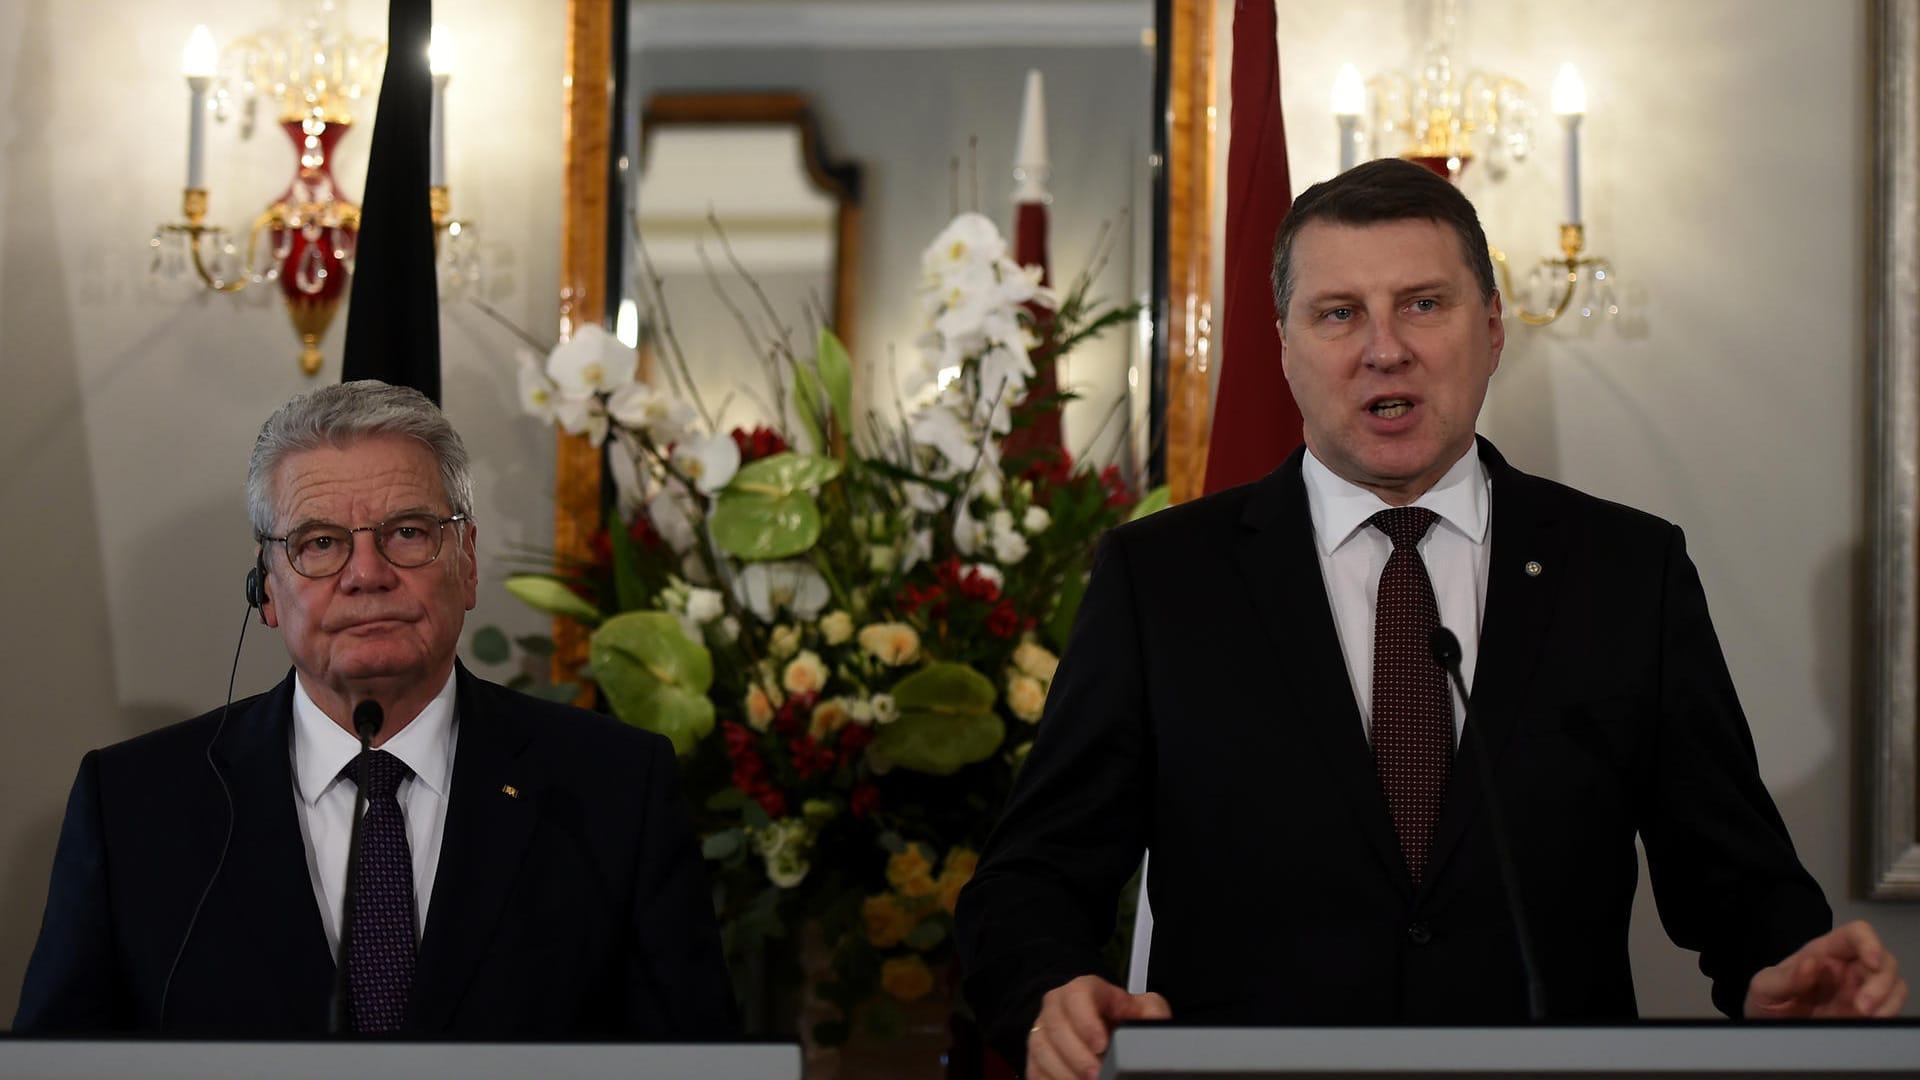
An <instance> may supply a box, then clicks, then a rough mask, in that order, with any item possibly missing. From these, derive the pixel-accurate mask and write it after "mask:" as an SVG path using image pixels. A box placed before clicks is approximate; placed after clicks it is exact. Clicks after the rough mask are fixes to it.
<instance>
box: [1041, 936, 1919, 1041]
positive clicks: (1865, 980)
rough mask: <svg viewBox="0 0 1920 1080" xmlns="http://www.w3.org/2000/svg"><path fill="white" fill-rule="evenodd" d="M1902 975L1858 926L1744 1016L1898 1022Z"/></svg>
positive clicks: (1780, 980) (1753, 992)
mask: <svg viewBox="0 0 1920 1080" xmlns="http://www.w3.org/2000/svg"><path fill="white" fill-rule="evenodd" d="M1899 969H1900V965H1899V963H1898V962H1897V961H1895V960H1894V958H1893V954H1892V953H1890V952H1888V951H1887V947H1886V946H1884V945H1882V944H1880V935H1878V934H1876V933H1874V932H1873V927H1871V926H1869V925H1867V924H1866V923H1864V922H1860V921H1857V920H1856V921H1854V922H1850V923H1848V924H1847V925H1845V926H1842V927H1839V928H1837V929H1834V930H1832V931H1829V932H1828V933H1825V934H1822V935H1820V936H1819V937H1817V938H1814V939H1813V940H1812V941H1809V942H1807V943H1806V944H1805V945H1802V946H1801V947H1800V951H1799V952H1796V953H1794V954H1793V955H1792V956H1789V957H1787V958H1786V959H1785V960H1782V961H1780V962H1779V963H1777V964H1775V965H1773V966H1772V967H1770V968H1764V969H1762V970H1760V971H1758V972H1755V973H1754V976H1753V981H1752V982H1751V983H1749V984H1747V1001H1746V1005H1745V1007H1744V1008H1743V1010H1742V1011H1743V1012H1745V1013H1746V1016H1747V1018H1748V1019H1749V1020H1775V1019H1806V1018H1813V1019H1848V1018H1856V1017H1885V1016H1897V1015H1899V1013H1900V1009H1901V1007H1902V1006H1904V1005H1905V1004H1906V1003H1907V981H1906V980H1905V979H1902V978H1901V977H1900V970H1899ZM1049 996H1051V995H1049Z"/></svg>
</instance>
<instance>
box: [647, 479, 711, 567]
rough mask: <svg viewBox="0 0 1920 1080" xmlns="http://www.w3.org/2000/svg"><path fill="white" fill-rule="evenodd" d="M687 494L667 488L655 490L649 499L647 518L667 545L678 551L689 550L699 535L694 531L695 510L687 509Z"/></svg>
mask: <svg viewBox="0 0 1920 1080" xmlns="http://www.w3.org/2000/svg"><path fill="white" fill-rule="evenodd" d="M685 498H686V497H685V496H683V495H679V494H676V493H675V492H672V491H668V490H667V489H665V488H662V489H660V490H659V491H657V492H655V493H654V495H653V498H651V499H648V500H647V519H648V520H649V521H652V522H653V531H655V532H657V533H659V534H660V538H661V539H662V540H665V541H666V542H667V546H668V547H670V548H672V549H673V550H674V551H675V552H676V553H677V552H688V553H689V554H691V551H690V549H691V548H692V547H693V544H694V541H695V540H697V539H699V535H698V534H697V533H696V532H695V531H694V524H693V512H692V511H690V510H689V509H687V505H686V503H685V501H684V500H685Z"/></svg>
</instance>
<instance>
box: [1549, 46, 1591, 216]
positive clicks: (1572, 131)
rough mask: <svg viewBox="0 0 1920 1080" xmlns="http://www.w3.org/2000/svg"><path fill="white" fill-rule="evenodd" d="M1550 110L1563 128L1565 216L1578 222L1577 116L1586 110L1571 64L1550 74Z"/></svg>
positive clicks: (1583, 86) (1582, 89)
mask: <svg viewBox="0 0 1920 1080" xmlns="http://www.w3.org/2000/svg"><path fill="white" fill-rule="evenodd" d="M1553 111H1554V112H1556V113H1558V114H1559V115H1560V123H1561V126H1563V127H1565V128H1566V130H1567V207H1566V211H1567V220H1566V223H1567V224H1569V225H1578V224H1580V120H1581V118H1582V117H1584V116H1586V114H1587V84H1586V83H1584V82H1582V81H1580V72H1579V71H1577V70H1575V68H1574V66H1573V65H1572V64H1561V65H1560V73H1559V74H1558V75H1555V76H1554V77H1553Z"/></svg>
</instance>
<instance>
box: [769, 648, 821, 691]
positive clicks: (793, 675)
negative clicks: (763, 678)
mask: <svg viewBox="0 0 1920 1080" xmlns="http://www.w3.org/2000/svg"><path fill="white" fill-rule="evenodd" d="M780 685H781V686H784V687H786V688H787V693H789V694H817V693H819V692H820V691H821V690H822V689H823V688H824V687H825V686H826V685H827V665H825V664H823V663H821V662H820V657H819V655H818V654H817V653H815V652H814V651H813V650H812V649H808V650H806V651H805V652H802V653H801V654H800V655H799V656H796V657H794V658H793V659H792V660H791V661H789V662H788V664H787V669H786V670H785V671H783V672H781V674H780Z"/></svg>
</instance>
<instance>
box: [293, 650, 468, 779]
mask: <svg viewBox="0 0 1920 1080" xmlns="http://www.w3.org/2000/svg"><path fill="white" fill-rule="evenodd" d="M453 683H454V680H453V675H452V674H451V673H449V674H448V675H447V682H446V685H445V686H442V687H441V688H440V692H439V693H438V694H436V695H434V698H433V700H432V701H429V702H427V707H426V708H424V709H422V710H420V715H419V716H416V717H414V718H413V722H412V723H410V724H408V725H407V726H406V727H403V728H401V729H400V731H399V733H398V734H396V735H394V737H393V738H391V739H388V740H387V741H386V743H385V744H384V745H382V746H381V747H380V749H382V750H385V751H387V752H388V753H390V754H392V755H393V756H394V757H397V758H399V759H400V760H401V761H403V762H405V763H406V766H407V768H409V769H412V770H413V775H414V778H415V779H416V780H419V781H420V782H421V783H423V784H425V785H427V787H429V788H431V789H432V790H433V791H434V793H435V794H438V795H440V796H442V797H444V796H445V795H446V794H447V779H448V773H449V772H450V771H451V768H452V764H453V762H452V755H451V753H450V748H451V745H452V742H453V720H454V716H453V702H454V688H453ZM359 753H360V740H359V739H358V738H355V737H354V736H353V735H350V734H348V733H347V730H346V729H345V728H343V727H341V726H340V725H339V724H336V723H334V722H333V719H332V718H331V717H329V716H328V715H327V714H326V713H324V712H322V711H321V709H320V706H319V705H317V704H315V703H314V700H313V698H312V697H310V696H308V694H307V688H306V687H305V686H304V685H302V684H301V682H300V680H299V679H298V678H296V679H294V680H293V782H294V784H295V785H296V787H298V789H299V790H298V792H297V794H298V795H299V796H300V799H301V801H303V802H305V803H306V804H307V805H308V806H312V805H313V804H314V803H316V802H319V801H320V796H322V795H324V794H326V792H327V789H328V788H329V787H331V786H332V785H333V783H334V782H335V781H336V780H338V779H339V778H340V770H342V769H344V768H346V767H347V765H348V764H350V763H351V762H352V761H353V759H354V757H355V756H357V755H358V754H359Z"/></svg>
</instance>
